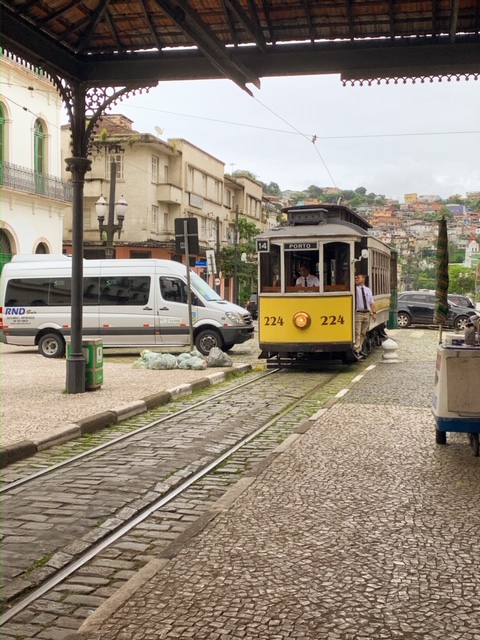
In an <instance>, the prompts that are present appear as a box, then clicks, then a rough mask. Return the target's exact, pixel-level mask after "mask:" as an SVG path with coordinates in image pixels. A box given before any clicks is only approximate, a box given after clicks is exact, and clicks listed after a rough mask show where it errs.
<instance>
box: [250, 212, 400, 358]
mask: <svg viewBox="0 0 480 640" xmlns="http://www.w3.org/2000/svg"><path fill="white" fill-rule="evenodd" d="M283 211H284V213H286V215H287V220H286V222H285V223H283V224H282V225H280V226H278V227H275V228H272V229H270V230H269V231H268V232H265V233H262V234H261V235H260V236H258V237H257V251H258V254H259V287H258V304H259V311H258V332H259V342H260V349H261V350H262V355H261V356H260V357H265V358H272V357H277V358H278V359H282V358H285V359H300V358H301V359H305V358H308V359H317V358H321V359H325V358H328V359H332V358H341V359H343V360H345V361H348V360H350V359H351V358H352V356H353V354H352V349H353V344H354V340H355V279H354V278H355V274H359V273H363V274H365V275H366V277H367V281H366V284H367V286H369V287H370V288H371V289H372V292H373V295H374V300H375V307H376V311H377V316H376V319H375V320H374V319H373V317H371V318H370V326H369V330H368V334H367V341H366V344H365V345H364V349H366V350H367V351H369V350H371V349H372V348H374V347H375V346H377V345H379V344H381V341H382V339H383V338H385V326H386V323H387V321H388V318H389V311H390V278H391V273H393V270H392V264H391V260H392V251H391V249H390V247H388V246H387V245H386V244H385V243H383V242H381V241H379V240H377V239H376V238H374V237H372V236H371V235H370V232H369V230H370V229H371V225H370V224H369V223H368V222H367V221H366V220H364V219H363V218H362V217H361V216H359V215H358V214H357V213H355V212H354V211H353V210H351V209H349V208H348V207H345V206H342V205H331V204H322V205H315V206H310V205H309V206H296V207H289V208H286V209H284V210H283ZM305 264H306V265H307V266H308V267H309V269H310V273H311V274H312V275H314V276H316V277H317V278H318V280H319V285H318V286H307V287H305V286H301V285H298V284H297V279H298V275H299V269H300V266H301V265H305ZM395 269H396V267H395Z"/></svg>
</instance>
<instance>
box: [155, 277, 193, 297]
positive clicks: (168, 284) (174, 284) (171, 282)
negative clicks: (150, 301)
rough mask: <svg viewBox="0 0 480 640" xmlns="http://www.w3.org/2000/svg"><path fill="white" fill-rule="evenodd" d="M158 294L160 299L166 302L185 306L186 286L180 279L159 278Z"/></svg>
mask: <svg viewBox="0 0 480 640" xmlns="http://www.w3.org/2000/svg"><path fill="white" fill-rule="evenodd" d="M160 292H161V294H162V298H163V299H164V300H166V301H168V302H180V303H182V304H187V302H188V300H187V285H186V284H185V282H184V281H183V280H180V278H174V277H171V276H161V278H160Z"/></svg>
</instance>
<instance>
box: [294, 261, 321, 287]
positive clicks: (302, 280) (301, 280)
mask: <svg viewBox="0 0 480 640" xmlns="http://www.w3.org/2000/svg"><path fill="white" fill-rule="evenodd" d="M299 271H300V276H299V277H298V278H297V280H296V282H295V284H296V285H297V287H298V286H300V287H318V286H319V284H320V280H319V279H318V278H317V276H314V275H312V274H311V273H310V266H309V265H308V264H302V266H301V267H300V269H299Z"/></svg>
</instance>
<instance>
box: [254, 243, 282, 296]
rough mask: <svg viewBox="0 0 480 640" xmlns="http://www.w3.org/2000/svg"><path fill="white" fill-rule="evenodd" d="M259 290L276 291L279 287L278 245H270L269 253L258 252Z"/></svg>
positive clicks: (265, 291)
mask: <svg viewBox="0 0 480 640" xmlns="http://www.w3.org/2000/svg"><path fill="white" fill-rule="evenodd" d="M259 255H260V291H261V292H263V293H278V292H280V291H281V287H280V247H279V246H278V245H271V247H270V253H260V254H259Z"/></svg>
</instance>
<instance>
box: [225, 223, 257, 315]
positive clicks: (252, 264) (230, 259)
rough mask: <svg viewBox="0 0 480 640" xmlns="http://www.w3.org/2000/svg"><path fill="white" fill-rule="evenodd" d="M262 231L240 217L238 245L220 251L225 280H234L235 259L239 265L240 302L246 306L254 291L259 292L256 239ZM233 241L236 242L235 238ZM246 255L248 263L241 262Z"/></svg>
mask: <svg viewBox="0 0 480 640" xmlns="http://www.w3.org/2000/svg"><path fill="white" fill-rule="evenodd" d="M259 233H260V229H259V228H258V227H257V226H256V224H255V223H254V222H251V221H250V220H248V219H247V218H245V217H244V216H239V217H238V245H237V248H236V250H235V244H234V245H233V246H232V245H230V246H228V247H222V249H221V250H220V260H219V267H220V270H221V272H222V275H223V277H224V278H233V276H234V273H235V258H236V263H237V281H238V301H239V304H240V305H242V306H245V304H246V303H247V300H248V299H249V297H250V294H251V293H252V291H256V290H257V262H256V259H257V253H256V246H255V238H256V237H257V235H258V234H259ZM233 240H235V239H234V238H233ZM243 253H244V254H246V259H247V261H246V262H243V261H242V260H241V256H242V254H243Z"/></svg>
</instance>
